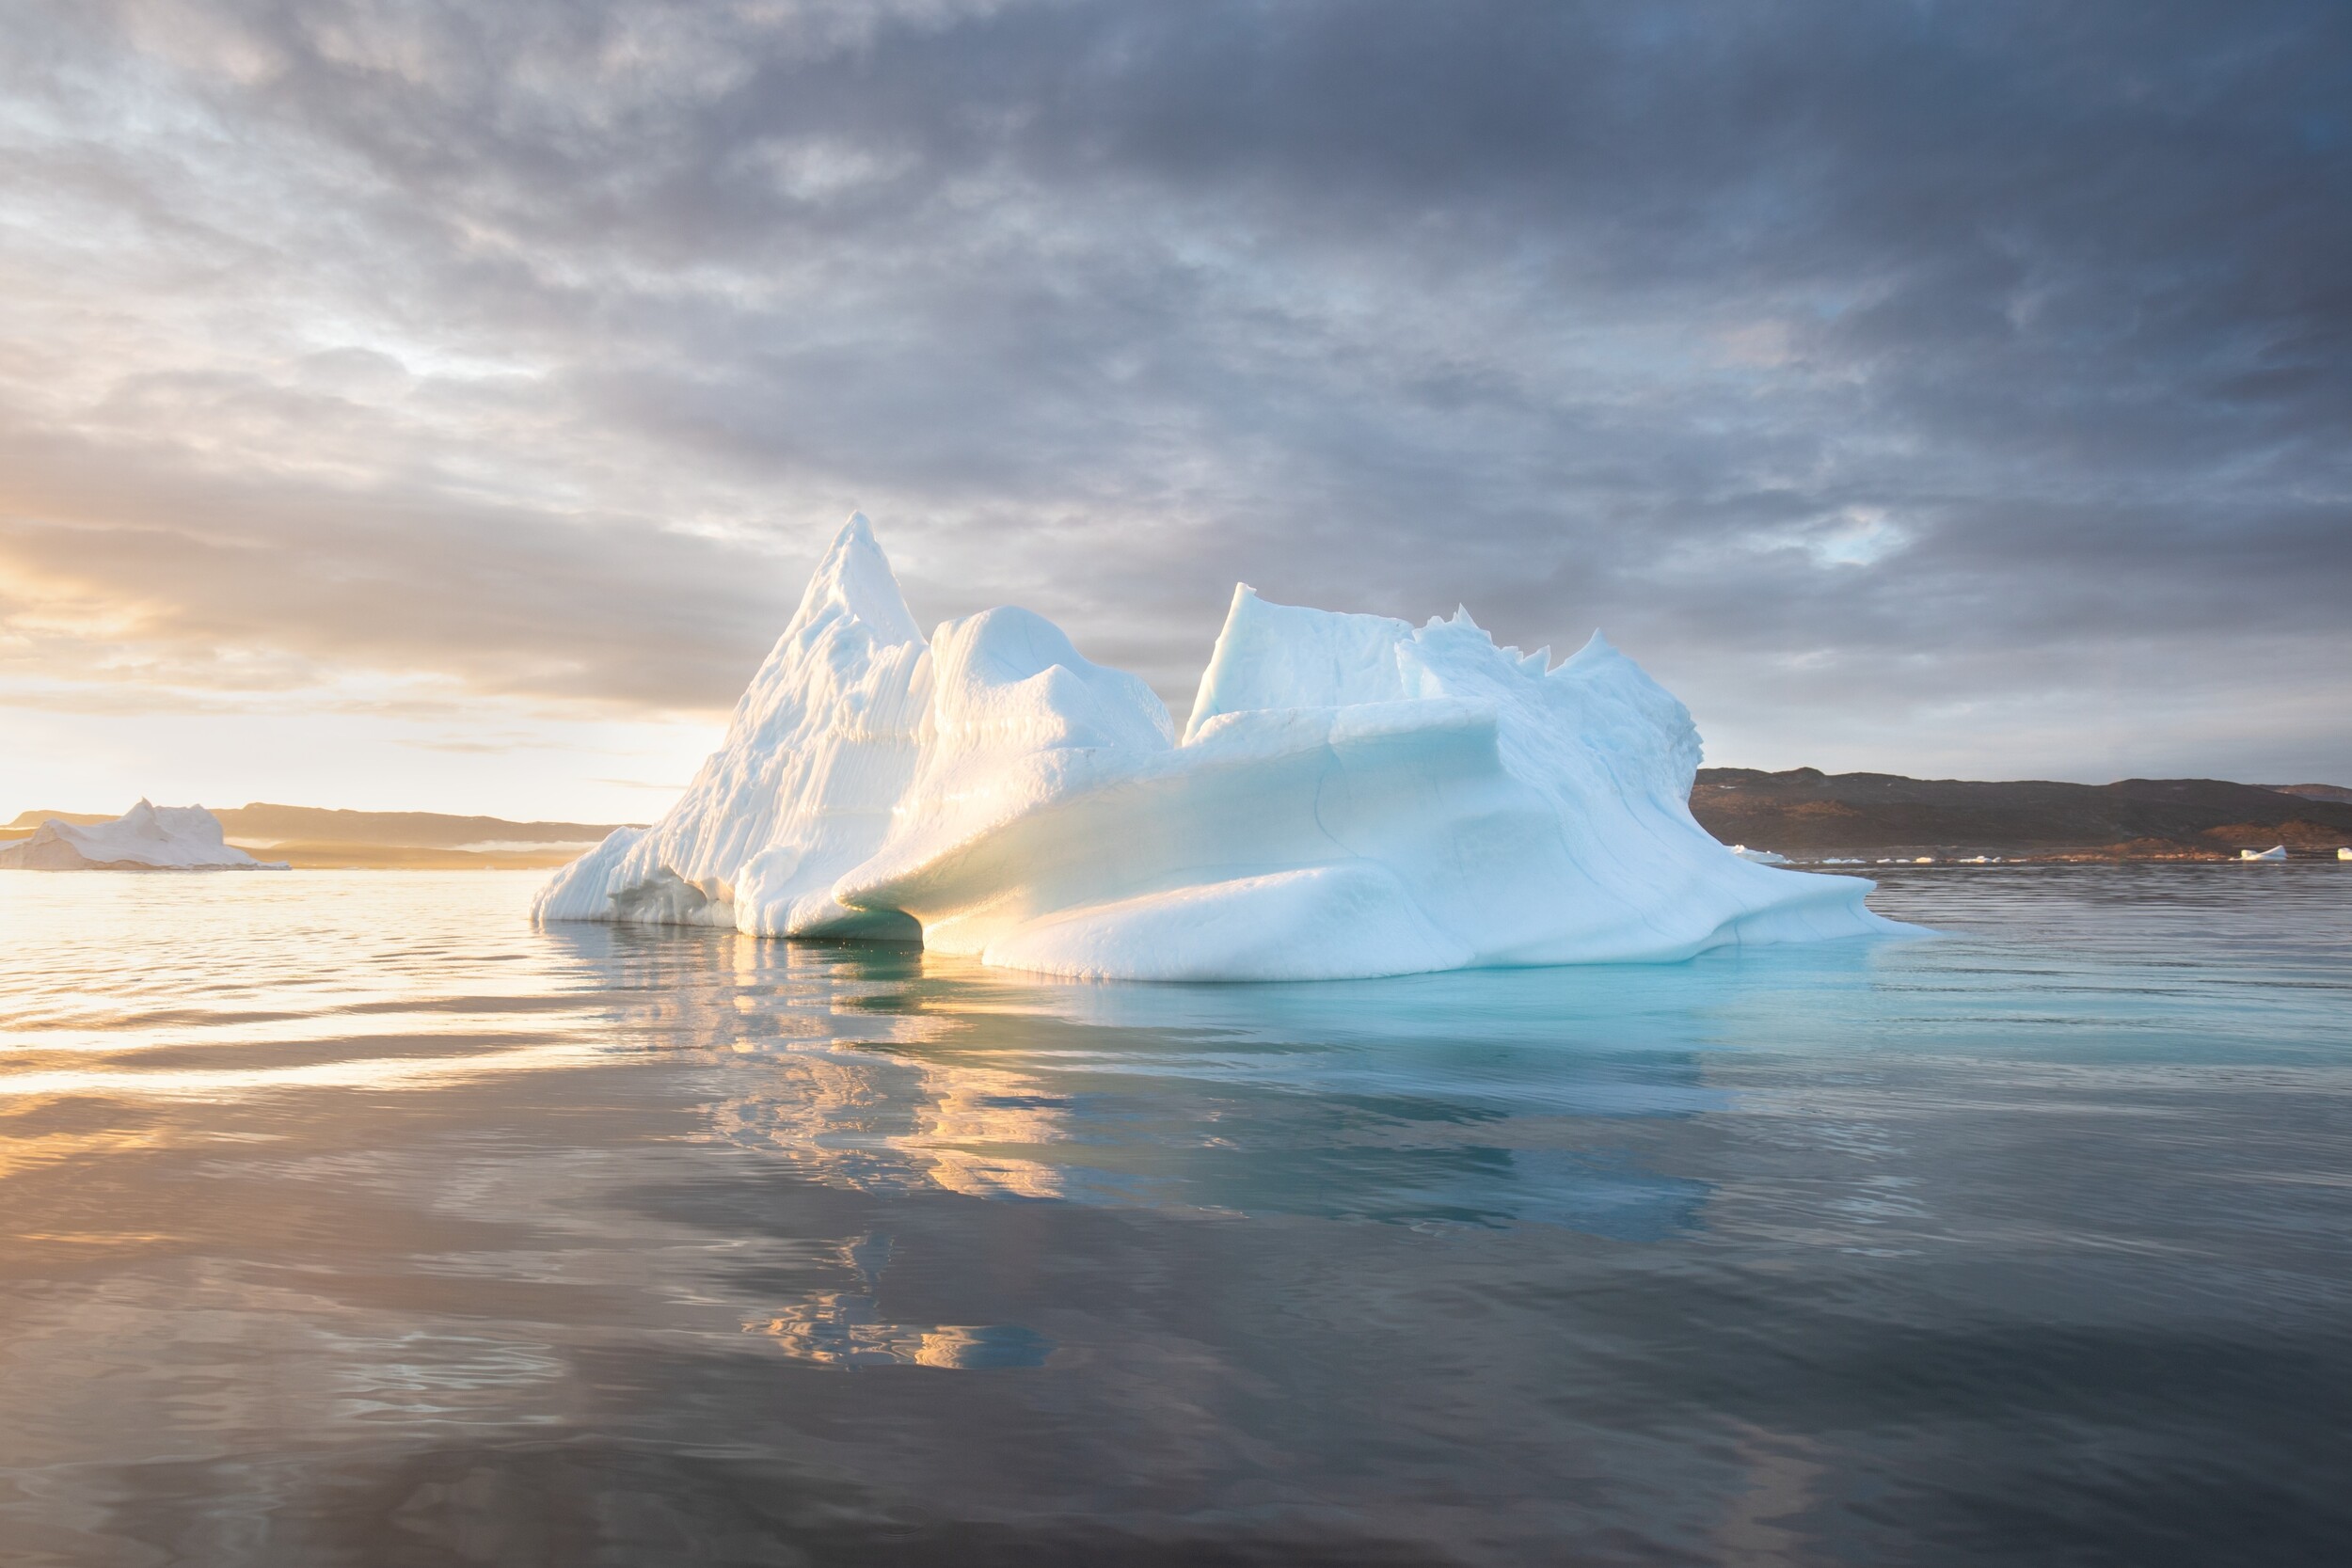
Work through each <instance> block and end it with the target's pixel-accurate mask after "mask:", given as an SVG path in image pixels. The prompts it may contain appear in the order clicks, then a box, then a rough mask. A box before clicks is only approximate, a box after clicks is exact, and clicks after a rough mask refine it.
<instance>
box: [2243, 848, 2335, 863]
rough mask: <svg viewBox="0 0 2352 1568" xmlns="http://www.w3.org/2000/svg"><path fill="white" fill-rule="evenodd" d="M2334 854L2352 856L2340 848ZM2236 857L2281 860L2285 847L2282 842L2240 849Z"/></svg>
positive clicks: (2253, 859)
mask: <svg viewBox="0 0 2352 1568" xmlns="http://www.w3.org/2000/svg"><path fill="white" fill-rule="evenodd" d="M2336 854H2337V856H2338V857H2339V858H2344V859H2352V857H2347V856H2345V855H2344V851H2343V850H2341V849H2339V850H2337V851H2336ZM2237 858H2238V859H2240V860H2242V861H2282V860H2285V859H2286V858H2287V847H2286V846H2285V845H2283V844H2274V845H2272V846H2271V847H2269V848H2267V849H2240V850H2239V851H2238V852H2237Z"/></svg>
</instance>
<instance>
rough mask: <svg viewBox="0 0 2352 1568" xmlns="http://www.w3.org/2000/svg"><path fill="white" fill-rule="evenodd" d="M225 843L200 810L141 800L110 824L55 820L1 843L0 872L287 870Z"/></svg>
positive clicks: (216, 821) (211, 819) (217, 826)
mask: <svg viewBox="0 0 2352 1568" xmlns="http://www.w3.org/2000/svg"><path fill="white" fill-rule="evenodd" d="M285 869H286V863H285V862H283V861H270V862H263V861H257V860H255V859H254V858H253V857H252V856H251V855H248V854H246V852H245V851H244V850H242V849H239V848H236V847H232V846H230V845H229V844H227V843H224V842H223V841H222V839H221V832H220V818H219V817H217V816H214V815H213V814H212V813H211V812H209V811H206V810H205V809H204V808H203V807H202V806H157V805H150V804H149V803H148V802H147V801H145V800H141V801H140V802H139V803H138V804H137V805H135V806H133V807H132V808H131V809H130V810H129V811H127V812H124V813H123V814H122V815H121V816H118V817H116V818H115V819H114V820H113V821H111V822H93V823H90V824H89V825H87V827H78V826H76V825H75V824H73V823H71V822H66V821H61V820H59V819H58V818H56V817H54V816H53V817H51V818H50V819H49V820H48V821H46V822H43V823H42V824H41V825H40V827H38V828H36V829H34V830H33V836H32V837H30V838H27V839H21V840H19V841H18V842H16V843H14V844H0V871H283V870H285Z"/></svg>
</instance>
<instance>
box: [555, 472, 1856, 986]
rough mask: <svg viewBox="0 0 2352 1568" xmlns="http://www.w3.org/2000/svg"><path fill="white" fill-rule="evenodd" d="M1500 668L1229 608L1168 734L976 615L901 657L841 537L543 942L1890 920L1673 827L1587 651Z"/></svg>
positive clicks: (1030, 631)
mask: <svg viewBox="0 0 2352 1568" xmlns="http://www.w3.org/2000/svg"><path fill="white" fill-rule="evenodd" d="M1548 666H1549V650H1539V651H1537V652H1536V653H1534V654H1530V655H1527V656H1525V657H1522V656H1521V655H1520V654H1519V652H1518V650H1517V649H1516V648H1498V647H1497V646H1496V645H1495V643H1494V640H1493V639H1492V638H1490V637H1489V636H1487V634H1486V632H1484V631H1482V630H1480V629H1479V628H1478V627H1477V626H1475V625H1474V624H1472V622H1471V621H1470V615H1469V612H1468V611H1467V610H1457V611H1456V612H1455V614H1454V617H1453V618H1452V619H1451V620H1436V619H1433V620H1431V621H1430V622H1429V623H1428V624H1427V625H1426V626H1418V627H1416V626H1410V625H1408V624H1406V622H1403V621H1393V620H1389V619H1386V618H1384V617H1381V616H1375V615H1348V614H1338V613H1333V612H1329V611H1325V610H1305V609H1299V608H1295V607H1292V606H1287V605H1277V604H1270V603H1268V602H1267V601H1265V600H1263V599H1262V598H1260V597H1259V596H1258V595H1257V594H1255V593H1254V592H1252V591H1251V590H1250V589H1249V588H1248V587H1247V586H1243V587H1240V588H1237V589H1236V590H1235V591H1234V594H1233V602H1232V610H1230V612H1229V613H1228V615H1227V617H1226V622H1225V628H1224V630H1223V631H1222V632H1221V633H1220V634H1219V636H1218V638H1217V641H1216V649H1215V651H1214V652H1213V653H1212V654H1211V656H1210V658H1209V665H1208V669H1207V670H1206V671H1205V672H1204V673H1203V674H1202V675H1201V679H1200V692H1199V695H1198V696H1197V697H1196V698H1195V699H1194V702H1193V707H1192V715H1191V718H1190V721H1189V722H1188V723H1187V724H1186V726H1185V729H1184V734H1183V736H1181V737H1180V736H1178V735H1177V733H1176V729H1175V725H1174V723H1173V721H1171V720H1170V718H1169V715H1168V707H1167V705H1166V704H1164V703H1162V702H1161V701H1160V700H1159V698H1158V697H1157V696H1155V695H1154V694H1153V693H1152V689H1151V688H1150V687H1148V686H1147V685H1145V684H1144V682H1143V681H1142V680H1140V679H1138V678H1137V677H1136V676H1134V675H1131V674H1127V673H1123V672H1121V671H1118V670H1110V669H1105V668H1104V667H1102V666H1100V665H1096V664H1092V663H1089V661H1088V660H1087V659H1085V658H1084V657H1080V655H1079V654H1078V652H1077V651H1076V650H1075V649H1074V648H1073V647H1072V646H1071V644H1070V641H1069V639H1068V638H1066V637H1064V636H1063V635H1062V633H1061V631H1060V629H1059V628H1058V627H1057V626H1054V625H1053V624H1052V623H1051V622H1049V621H1046V620H1044V619H1043V618H1041V617H1040V616H1037V615H1034V614H1031V613H1030V612H1029V611H1027V610H1012V609H998V610H988V611H986V612H984V613H982V614H979V615H974V616H970V617H967V618H965V619H963V620H961V621H952V622H949V623H947V624H946V625H944V626H941V627H940V628H939V629H938V630H937V631H936V632H934V633H933V634H932V636H931V638H930V641H928V642H926V641H925V640H924V639H923V637H922V634H921V633H920V632H919V631H918V630H917V629H916V626H915V623H914V616H913V614H912V613H911V612H910V611H909V610H908V609H907V606H906V601H905V599H904V598H903V597H902V596H901V594H900V593H899V589H898V580H897V578H895V577H894V576H893V575H892V573H891V570H890V566H889V563H888V562H886V561H885V560H884V559H883V557H882V550H881V548H880V546H877V545H876V544H875V542H874V538H873V534H872V532H871V531H870V530H869V528H868V527H867V525H866V519H865V518H864V517H863V516H853V517H851V518H850V521H849V523H848V524H847V525H846V526H845V527H844V528H843V529H842V531H841V532H840V534H839V535H838V537H836V538H835V539H834V543H833V546H832V548H831V549H830V550H829V551H828V552H827V553H826V556H825V559H824V561H823V562H822V563H821V564H820V565H819V566H818V570H817V575H816V576H815V578H813V579H812V580H811V581H810V583H809V585H808V589H807V592H806V593H805V594H803V596H802V599H801V605H800V609H799V610H798V611H797V612H796V613H795V614H794V616H793V618H792V621H791V624H790V625H789V626H787V627H786V629H785V632H784V635H783V637H782V639H781V640H779V641H778V642H777V643H776V645H775V648H774V650H773V651H772V652H771V654H770V655H769V656H768V660H767V662H766V663H765V664H764V665H762V666H761V668H760V671H759V673H758V674H757V675H755V677H754V678H753V681H752V684H751V687H750V689H748V690H747V691H745V693H744V694H743V698H742V701H741V702H740V703H739V704H738V705H737V707H736V711H735V717H734V720H733V721H732V723H731V724H730V725H729V727H728V731H727V736H726V740H725V743H724V744H723V746H722V748H721V749H720V750H719V751H718V752H716V753H714V754H713V755H712V756H711V757H710V759H709V760H708V761H707V763H705V764H704V765H703V768H702V770H701V772H700V773H698V774H697V775H696V776H695V778H694V781H693V783H692V784H690V785H689V786H688V788H687V791H686V794H685V795H684V797H683V798H681V799H680V800H679V801H678V803H677V804H676V805H675V807H673V808H672V809H671V811H670V812H669V814H668V815H667V816H664V817H663V818H662V819H661V820H660V822H658V823H656V824H655V825H654V826H653V827H651V828H649V829H623V830H621V831H619V832H615V833H613V834H612V836H611V837H610V838H608V839H607V840H606V841H605V842H604V843H603V844H602V845H600V846H598V847H596V849H594V850H592V851H591V852H590V853H589V854H587V855H586V856H584V857H582V858H581V859H580V860H579V861H577V862H575V863H572V864H571V865H569V866H567V867H565V868H564V870H563V871H562V872H560V873H558V874H557V876H556V877H555V879H553V880H552V881H551V882H549V883H548V886H547V887H546V888H545V889H543V890H542V891H541V893H540V894H539V896H538V898H537V900H536V902H535V904H534V906H533V912H534V914H535V916H536V917H537V918H538V919H540V920H543V921H564V920H607V921H624V922H638V923H645V924H670V925H699V926H716V927H732V928H734V929H738V930H741V931H746V932H750V933H754V934H756V935H760V936H773V937H867V938H891V939H898V940H908V941H913V940H918V939H919V940H920V941H922V942H924V943H926V944H927V945H929V946H931V947H934V948H937V949H940V950H943V951H946V952H950V953H957V954H963V955H968V956H971V957H974V958H977V959H979V960H980V961H981V962H984V963H988V964H993V965H998V966H1001V967H1005V968H1010V969H1021V970H1032V971H1038V972H1041V973H1046V974H1062V975H1072V976H1094V977H1102V978H1120V979H1151V980H1309V979H1342V978H1359V977H1370V976H1375V975H1384V974H1416V973H1421V972H1424V971H1430V970H1447V969H1463V968H1472V967H1482V966H1494V965H1534V964H1559V963H1582V962H1602V961H1625V960H1637V961H1647V960H1671V959H1677V958H1688V957H1690V956H1692V955H1693V954H1695V953H1699V952H1702V951H1705V950H1706V949H1708V948H1711V947H1719V946H1723V945H1725V944H1730V943H1740V942H1788V941H1804V940H1811V939H1817V938H1824V937H1841V936H1850V935H1857V934H1861V933H1866V932H1884V931H1892V930H1897V929H1899V928H1900V927H1897V926H1896V925H1895V924H1894V923H1893V922H1891V921H1888V920H1885V919H1883V918H1882V917H1880V916H1879V915H1877V914H1874V913H1872V912H1871V911H1869V910H1867V909H1866V908H1865V907H1864V905H1863V896H1864V895H1866V894H1867V893H1868V892H1869V890H1870V887H1871V885H1872V884H1870V883H1869V882H1867V881H1864V880H1861V879H1855V878H1850V877H1829V876H1815V875H1808V874H1804V873H1800V872H1790V871H1780V870H1775V869H1772V867H1770V866H1765V865H1757V864H1753V863H1745V862H1743V861H1742V860H1740V858H1739V857H1737V856H1735V855H1732V854H1729V853H1726V852H1725V849H1724V846H1723V845H1721V844H1719V843H1717V842H1716V841H1715V840H1714V839H1713V838H1711V837H1709V836H1708V833H1707V832H1706V831H1705V830H1704V829H1702V828H1700V827H1699V825H1698V824H1697V823H1696V822H1695V821H1694V820H1692V816H1691V813H1690V809H1689V805H1688V800H1689V796H1690V791H1691V784H1692V777H1693V774H1694V772H1695V770H1696V768H1697V766H1698V760H1699V737H1698V735H1697V732H1696V731H1695V730H1693V729H1692V725H1691V718H1690V714H1689V713H1688V712H1687V711H1686V710H1685V709H1684V707H1683V706H1682V705H1681V704H1680V703H1678V702H1677V701H1676V700H1675V699H1674V698H1673V697H1672V696H1671V695H1669V694H1668V693H1667V692H1666V691H1665V690H1664V689H1661V687H1659V686H1658V685H1657V684H1656V683H1655V682H1653V681H1651V680H1650V679H1649V677H1648V676H1646V675H1645V674H1644V673H1642V672H1641V670H1640V669H1639V668H1637V667H1636V666H1635V665H1634V663H1633V662H1632V661H1631V660H1630V659H1629V658H1627V657H1625V656H1624V655H1622V654H1620V653H1618V652H1617V651H1616V650H1615V649H1614V648H1613V647H1611V646H1610V645H1609V644H1608V643H1607V642H1606V641H1602V640H1601V639H1600V637H1599V636H1598V635H1596V636H1595V637H1594V638H1593V640H1592V641H1590V642H1588V643H1587V644H1586V645H1585V647H1584V648H1583V650H1582V651H1581V652H1580V653H1578V654H1577V655H1576V657H1573V658H1570V659H1568V660H1566V661H1565V663H1563V664H1561V665H1559V666H1558V667H1557V668H1549V667H1548Z"/></svg>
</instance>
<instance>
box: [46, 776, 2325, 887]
mask: <svg viewBox="0 0 2352 1568" xmlns="http://www.w3.org/2000/svg"><path fill="white" fill-rule="evenodd" d="M1691 811H1692V815H1693V816H1696V817H1697V818H1698V820H1699V823H1700V825H1701V826H1703V827H1705V828H1706V829H1707V831H1708V832H1710V833H1712V834H1714V835H1715V836H1716V837H1717V838H1719V839H1721V840H1723V841H1724V843H1725V844H1744V845H1747V846H1750V847H1754V848H1758V849H1769V850H1772V851H1773V852H1775V853H1778V854H1782V855H1787V856H1788V857H1790V858H1791V859H1792V860H1794V861H1796V862H1798V863H1806V862H1812V863H1820V862H1821V861H1824V860H1861V861H1864V862H1866V863H1868V862H1875V861H1877V860H1879V859H1881V858H1889V859H1900V860H1907V861H1908V860H1916V859H1918V858H1920V857H1922V856H1925V857H1928V858H1931V859H1933V860H1935V861H1938V862H1947V861H1957V860H1967V859H1971V858H1973V857H1975V856H1979V855H1983V856H1988V857H1998V858H2000V859H2002V860H2007V861H2018V860H2026V861H2054V862H2068V861H2234V860H2236V859H2237V858H2238V853H2239V851H2240V850H2244V849H2266V848H2268V847H2271V846H2272V845H2274V844H2283V845H2284V846H2285V847H2286V848H2287V852H2288V854H2289V855H2290V856H2291V857H2293V858H2296V859H2302V858H2315V859H2327V860H2332V859H2333V858H2334V856H2335V851H2336V849H2337V847H2340V846H2344V845H2352V788H2347V787H2346V786H2344V785H2341V784H2232V783H2229V782H2227V781H2225V780H2220V779H2125V780H2122V781H2121V782H2120V783H2116V784H2061V783H2057V782H2052V781H2045V780H2031V779H2027V780H2010V781H2006V782H2002V781H1984V780H1974V779H1912V778H1905V777H1903V776H1901V775H1899V774H1894V773H1823V772H1821V771H1820V770H1819V769H1818V768H1791V769H1789V770H1788V771H1786V772H1778V773H1768V772H1762V771H1759V770H1757V769H1755V768H1701V769H1700V770H1699V776H1698V783H1697V784H1696V786H1695V787H1694V788H1693V789H1692V792H1691ZM112 815H113V814H112V813H107V812H95V813H93V812H62V811H26V812H24V813H21V814H20V815H19V816H17V817H16V818H15V820H14V821H12V822H10V823H9V824H8V826H7V827H5V828H0V842H6V841H9V840H14V839H22V838H28V837H30V836H31V835H32V833H33V832H34V830H35V829H37V828H39V827H40V824H41V823H42V822H43V821H46V820H47V819H48V818H50V817H53V816H56V817H62V818H64V819H65V820H66V821H68V822H73V823H89V822H100V821H104V820H106V819H107V818H108V817H110V816H112ZM214 815H215V816H218V817H219V818H220V821H221V826H222V828H223V829H224V830H225V832H226V833H227V835H228V839H229V842H230V843H231V844H233V845H235V846H237V847H239V848H242V849H246V850H249V851H251V852H253V853H254V854H257V855H260V854H263V853H266V854H267V856H268V858H270V859H271V860H279V861H285V862H288V863H291V864H292V865H294V866H295V867H296V868H298V869H309V870H405V871H455V870H547V869H549V868H552V867H555V866H560V865H564V864H566V863H569V862H571V861H573V860H575V859H577V858H578V857H579V856H580V854H582V853H583V852H585V851H586V850H587V849H589V848H591V847H594V846H595V845H596V844H598V843H601V842H602V841H603V839H604V838H605V836H606V835H607V834H609V833H611V832H612V831H613V830H614V829H615V828H619V827H624V826H627V827H636V826H642V824H637V823H614V822H516V821H510V820H508V819H506V818H504V817H499V816H454V815H449V814H444V813H439V812H368V811H337V810H330V809H326V808H324V807H317V806H283V805H271V804H267V803H265V802H256V803H254V804H251V805H246V806H238V807H232V808H229V809H226V810H222V811H218V812H215V814H214Z"/></svg>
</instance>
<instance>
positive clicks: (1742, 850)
mask: <svg viewBox="0 0 2352 1568" xmlns="http://www.w3.org/2000/svg"><path fill="white" fill-rule="evenodd" d="M1731 852H1732V853H1733V854H1735V855H1737V856H1739V857H1740V859H1741V860H1743V861H1753V862H1754V863H1756V864H1757V865H1787V864H1788V856H1786V855H1782V854H1775V853H1774V852H1773V851H1772V850H1770V849H1751V848H1749V847H1747V846H1746V845H1744V844H1735V845H1733V846H1732V847H1731ZM1824 864H1826V862H1824ZM1857 864H1859V862H1857Z"/></svg>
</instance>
